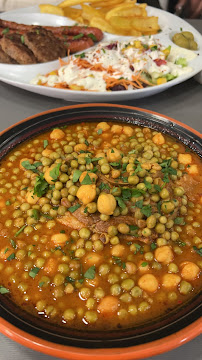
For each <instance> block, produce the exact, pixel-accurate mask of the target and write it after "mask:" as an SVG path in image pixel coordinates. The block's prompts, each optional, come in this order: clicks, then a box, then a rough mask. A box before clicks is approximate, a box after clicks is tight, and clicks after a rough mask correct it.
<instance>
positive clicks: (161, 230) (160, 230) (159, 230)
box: [155, 223, 165, 234]
mask: <svg viewBox="0 0 202 360" xmlns="http://www.w3.org/2000/svg"><path fill="white" fill-rule="evenodd" d="M155 230H156V232H157V233H158V234H163V233H164V231H165V225H163V224H160V223H158V224H157V225H156V227H155Z"/></svg>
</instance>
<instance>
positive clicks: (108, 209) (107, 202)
mask: <svg viewBox="0 0 202 360" xmlns="http://www.w3.org/2000/svg"><path fill="white" fill-rule="evenodd" d="M115 208H116V199H115V197H114V196H113V195H111V194H106V193H102V194H100V195H99V197H98V201H97V209H98V211H99V212H100V213H101V214H104V215H112V214H113V212H114V210H115Z"/></svg>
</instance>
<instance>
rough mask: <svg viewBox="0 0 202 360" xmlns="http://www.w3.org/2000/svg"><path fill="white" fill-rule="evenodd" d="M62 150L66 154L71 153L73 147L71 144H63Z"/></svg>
mask: <svg viewBox="0 0 202 360" xmlns="http://www.w3.org/2000/svg"><path fill="white" fill-rule="evenodd" d="M64 152H65V153H66V154H71V153H72V152H73V147H72V146H71V145H65V146H64Z"/></svg>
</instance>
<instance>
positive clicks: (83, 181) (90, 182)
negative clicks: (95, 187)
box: [81, 174, 92, 185]
mask: <svg viewBox="0 0 202 360" xmlns="http://www.w3.org/2000/svg"><path fill="white" fill-rule="evenodd" d="M90 184H92V180H91V178H90V176H89V175H88V174H86V176H85V178H84V179H83V180H82V182H81V185H90Z"/></svg>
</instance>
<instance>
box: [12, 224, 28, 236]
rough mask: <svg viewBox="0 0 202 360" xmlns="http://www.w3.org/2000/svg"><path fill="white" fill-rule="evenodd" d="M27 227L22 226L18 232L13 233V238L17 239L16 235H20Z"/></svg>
mask: <svg viewBox="0 0 202 360" xmlns="http://www.w3.org/2000/svg"><path fill="white" fill-rule="evenodd" d="M26 226H27V225H23V226H22V227H21V228H20V230H18V231H17V232H16V233H15V235H14V236H15V237H17V236H18V235H20V233H21V232H22V231H23V230H24V229H25V228H26Z"/></svg>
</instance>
